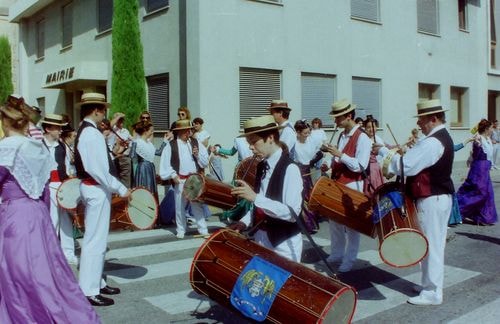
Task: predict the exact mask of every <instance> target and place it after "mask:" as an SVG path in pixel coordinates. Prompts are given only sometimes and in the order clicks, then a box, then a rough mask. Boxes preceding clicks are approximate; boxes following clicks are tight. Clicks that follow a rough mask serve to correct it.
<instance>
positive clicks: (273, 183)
mask: <svg viewBox="0 0 500 324" xmlns="http://www.w3.org/2000/svg"><path fill="white" fill-rule="evenodd" d="M279 128H280V126H279V125H277V124H276V122H275V121H274V119H273V117H272V116H270V115H268V116H262V117H257V118H253V119H250V120H248V121H246V122H245V124H244V132H245V133H244V135H243V136H246V138H247V140H248V143H249V144H250V149H251V150H252V151H253V153H254V154H258V155H261V156H262V157H263V158H264V160H263V161H262V162H260V163H259V165H258V166H257V174H256V178H255V191H254V190H253V189H252V188H251V187H250V186H249V184H247V183H246V182H244V181H241V180H236V183H237V187H234V188H233V190H232V191H231V193H232V194H233V195H235V196H238V197H240V198H244V199H246V200H248V201H250V202H253V203H254V206H255V208H254V209H253V211H249V212H247V213H246V214H245V216H243V217H242V218H241V220H240V221H239V222H237V223H234V224H231V225H230V227H231V228H232V229H235V230H237V231H242V230H244V229H245V228H247V227H248V226H250V225H252V226H253V227H252V229H251V230H250V232H254V231H255V241H256V242H257V243H259V244H261V245H263V246H265V247H267V248H269V249H271V250H273V251H274V252H276V253H277V254H279V255H281V256H283V257H285V258H288V259H291V260H293V261H296V262H300V258H301V254H302V235H301V233H300V228H299V226H298V224H297V223H296V222H295V219H296V215H299V213H300V210H301V206H302V177H301V175H300V170H299V168H298V166H297V165H295V164H293V162H292V160H290V158H289V155H288V154H284V153H283V149H282V148H281V145H280V142H279V137H280V135H279ZM292 210H293V212H294V213H295V215H293V214H292Z"/></svg>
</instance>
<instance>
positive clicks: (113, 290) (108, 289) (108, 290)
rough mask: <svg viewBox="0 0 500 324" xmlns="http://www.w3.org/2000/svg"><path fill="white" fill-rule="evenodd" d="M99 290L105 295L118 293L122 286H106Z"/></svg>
mask: <svg viewBox="0 0 500 324" xmlns="http://www.w3.org/2000/svg"><path fill="white" fill-rule="evenodd" d="M99 292H100V293H101V294H105V295H118V294H119V293H120V288H114V287H110V286H105V287H104V288H101V290H100V291H99Z"/></svg>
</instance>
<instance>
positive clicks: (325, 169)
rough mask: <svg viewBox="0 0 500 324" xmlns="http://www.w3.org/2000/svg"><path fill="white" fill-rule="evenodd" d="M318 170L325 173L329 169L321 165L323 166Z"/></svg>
mask: <svg viewBox="0 0 500 324" xmlns="http://www.w3.org/2000/svg"><path fill="white" fill-rule="evenodd" d="M319 169H320V170H321V172H326V171H328V169H330V168H329V167H328V165H326V164H325V163H323V164H322V165H321V166H320V167H319Z"/></svg>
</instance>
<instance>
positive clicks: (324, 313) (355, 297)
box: [318, 278, 358, 323]
mask: <svg viewBox="0 0 500 324" xmlns="http://www.w3.org/2000/svg"><path fill="white" fill-rule="evenodd" d="M332 279H334V278H332ZM337 281H339V282H341V283H342V284H344V285H345V286H346V287H344V288H342V289H340V290H339V291H337V293H336V294H335V295H334V296H332V298H331V299H330V301H329V302H328V303H327V304H326V306H325V308H324V309H323V311H322V312H321V314H320V316H319V321H318V323H323V321H324V319H325V317H326V314H327V313H328V311H329V310H330V309H331V308H332V307H333V305H334V304H335V302H336V301H337V300H338V299H339V298H340V296H341V295H343V294H345V293H346V292H347V291H352V292H353V293H354V305H353V307H352V312H351V314H350V316H349V320H348V321H347V323H351V321H352V318H353V317H354V313H356V306H357V305H358V298H357V296H358V291H357V290H356V288H354V287H353V286H351V285H348V284H346V283H343V282H342V281H340V280H338V279H337Z"/></svg>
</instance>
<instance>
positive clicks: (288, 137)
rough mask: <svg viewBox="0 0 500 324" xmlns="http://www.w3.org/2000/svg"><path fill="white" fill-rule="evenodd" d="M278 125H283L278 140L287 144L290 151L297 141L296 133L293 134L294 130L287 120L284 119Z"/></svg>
mask: <svg viewBox="0 0 500 324" xmlns="http://www.w3.org/2000/svg"><path fill="white" fill-rule="evenodd" d="M280 126H283V127H284V128H282V129H281V134H280V141H281V142H283V143H285V144H286V146H288V151H289V152H292V150H293V148H294V147H295V142H297V134H295V130H294V129H293V126H292V124H291V123H290V122H289V121H288V120H286V121H284V122H283V123H282V124H281V125H280Z"/></svg>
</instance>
